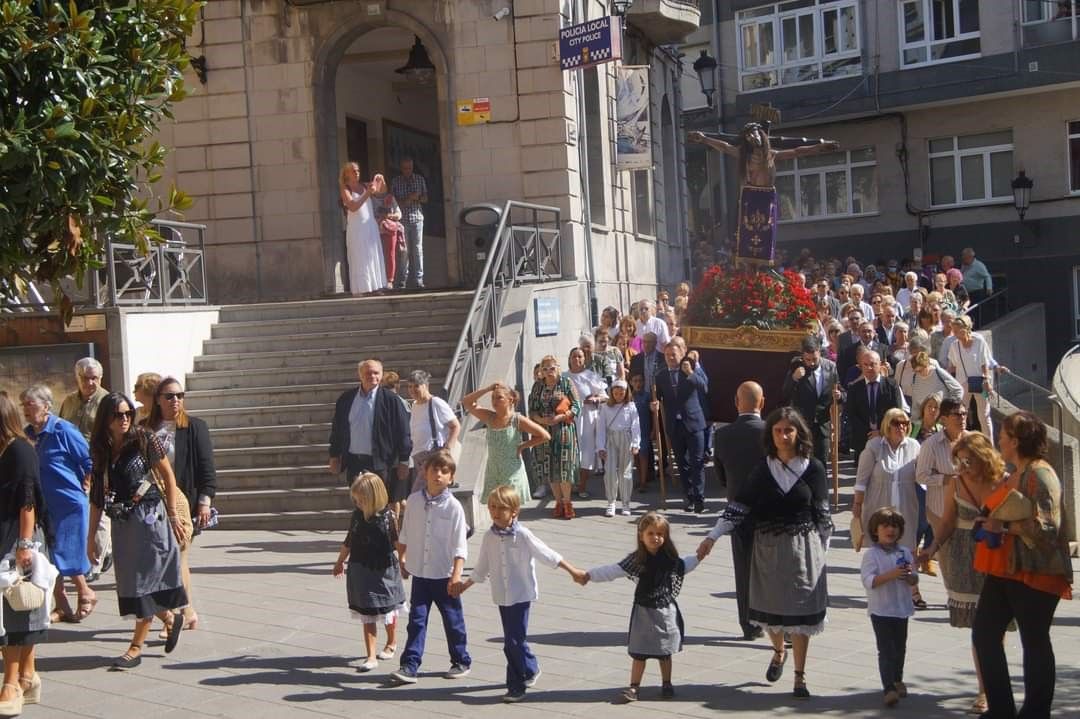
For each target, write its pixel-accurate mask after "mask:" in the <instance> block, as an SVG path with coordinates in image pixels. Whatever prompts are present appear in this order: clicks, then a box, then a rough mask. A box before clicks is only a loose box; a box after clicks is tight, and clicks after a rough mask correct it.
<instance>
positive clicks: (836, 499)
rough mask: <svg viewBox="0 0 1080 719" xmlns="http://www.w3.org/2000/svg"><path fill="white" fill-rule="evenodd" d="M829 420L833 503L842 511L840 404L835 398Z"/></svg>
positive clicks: (836, 508) (834, 506)
mask: <svg viewBox="0 0 1080 719" xmlns="http://www.w3.org/2000/svg"><path fill="white" fill-rule="evenodd" d="M829 419H830V422H829V423H830V424H831V425H832V426H831V427H830V428H829V441H830V443H831V445H832V446H831V447H830V448H829V449H830V450H831V451H830V452H829V454H830V455H831V457H832V502H833V510H838V509H840V403H839V402H837V401H836V398H835V397H833V401H832V407H830V408H829Z"/></svg>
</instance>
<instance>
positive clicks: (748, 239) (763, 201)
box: [735, 185, 778, 266]
mask: <svg viewBox="0 0 1080 719" xmlns="http://www.w3.org/2000/svg"><path fill="white" fill-rule="evenodd" d="M777 219H778V210H777V202H776V188H775V187H754V186H752V185H743V186H742V189H740V190H739V226H738V228H736V230H735V259H736V260H737V261H739V262H748V263H751V264H760V265H769V266H772V264H773V252H774V251H775V249H776V222H777Z"/></svg>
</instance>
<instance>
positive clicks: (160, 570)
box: [112, 500, 188, 619]
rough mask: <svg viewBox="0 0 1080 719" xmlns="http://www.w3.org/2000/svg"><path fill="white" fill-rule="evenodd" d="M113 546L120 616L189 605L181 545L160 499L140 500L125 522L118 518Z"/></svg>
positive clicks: (141, 616) (146, 614) (146, 615)
mask: <svg viewBox="0 0 1080 719" xmlns="http://www.w3.org/2000/svg"><path fill="white" fill-rule="evenodd" d="M112 546H113V566H114V571H115V573H116V595H117V601H118V604H119V606H120V616H122V617H135V618H136V619H148V618H150V617H153V616H154V615H155V614H157V613H158V612H160V611H163V610H172V609H178V608H180V607H184V606H187V603H188V600H187V592H185V591H184V583H183V581H182V580H181V577H180V547H179V546H178V545H177V543H176V537H175V536H174V535H173V533H172V529H171V528H170V527H169V521H168V518H167V517H166V516H165V505H164V504H163V503H162V502H161V501H160V500H157V501H153V502H140V503H139V504H137V505H135V509H134V510H133V511H132V513H131V516H130V517H128V518H127V519H125V520H124V521H122V522H118V521H116V520H115V519H114V520H113V521H112Z"/></svg>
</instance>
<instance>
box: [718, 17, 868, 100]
mask: <svg viewBox="0 0 1080 719" xmlns="http://www.w3.org/2000/svg"><path fill="white" fill-rule="evenodd" d="M785 4H786V3H783V2H779V3H771V4H770V5H762V6H759V7H755V8H748V9H747V10H740V11H739V12H737V13H736V14H735V36H736V42H737V45H738V47H737V48H736V55H737V61H738V67H739V92H743V93H748V92H760V91H762V90H772V89H775V88H777V87H791V86H793V85H809V84H812V83H816V82H829V81H831V80H840V79H843V78H845V77H854V76H857V75H860V74H862V62H861V58H862V37H861V27H862V24H861V17H860V10H859V6H860V3H859V2H858V0H815V2H814V4H813V5H810V6H808V7H800V8H797V9H794V10H784V9H783V6H784V5H785ZM768 8H771V12H769V13H768V14H757V13H761V12H762V10H764V9H768ZM846 8H851V9H852V10H853V11H854V13H855V21H854V22H855V28H856V31H855V48H854V49H849V50H838V51H837V52H831V53H828V54H826V53H825V50H824V42H825V20H824V14H825V13H826V12H828V11H830V10H836V11H837V12H838V13H839V12H840V11H842V10H844V9H846ZM809 14H812V15H813V16H814V51H813V55H812V56H811V57H808V58H800V59H798V60H795V61H791V62H787V61H785V59H784V45H783V40H784V33H783V25H784V20H786V19H789V18H798V17H799V16H800V15H809ZM740 16H741V17H740ZM764 23H769V24H771V27H772V48H773V58H774V62H772V63H768V64H761V65H752V66H747V65H746V64H745V62H744V57H743V55H744V46H743V29H744V28H746V27H748V26H751V25H756V26H760V25H762V24H764ZM798 27H799V26H798V21H797V20H796V31H798ZM758 32H759V33H760V32H761V31H760V30H759V31H758ZM851 58H859V59H860V62H859V72H858V73H852V74H850V75H836V76H833V77H823V76H822V71H823V66H824V65H825V64H827V63H830V62H834V61H836V60H848V59H851ZM808 65H814V66H816V68H817V74H818V76H817V78H815V79H810V80H797V81H794V82H784V70H788V69H791V68H794V67H803V66H808ZM767 72H771V73H774V74H775V76H776V82H775V83H774V84H772V85H768V86H766V87H746V86H744V85H743V80H744V78H745V77H746V76H748V75H757V74H760V73H767Z"/></svg>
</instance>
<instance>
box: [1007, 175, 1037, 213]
mask: <svg viewBox="0 0 1080 719" xmlns="http://www.w3.org/2000/svg"><path fill="white" fill-rule="evenodd" d="M1034 186H1035V181H1034V180H1032V179H1031V178H1030V177H1028V176H1027V174H1025V173H1024V171H1023V170H1020V174H1019V175H1017V176H1016V179H1014V180H1013V181H1012V191H1013V206H1014V207H1016V214H1018V215H1020V221H1021V222H1023V221H1024V215H1026V214H1027V211H1028V208H1029V207H1031V188H1032V187H1034Z"/></svg>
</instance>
